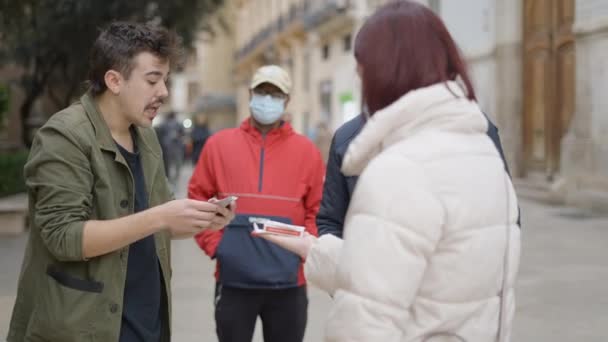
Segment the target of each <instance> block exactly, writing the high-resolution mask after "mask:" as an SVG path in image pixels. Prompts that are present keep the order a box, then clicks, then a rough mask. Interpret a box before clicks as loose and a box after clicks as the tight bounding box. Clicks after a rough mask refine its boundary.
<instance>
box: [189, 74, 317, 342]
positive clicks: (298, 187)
mask: <svg viewBox="0 0 608 342" xmlns="http://www.w3.org/2000/svg"><path fill="white" fill-rule="evenodd" d="M290 93H291V80H290V77H289V75H288V74H287V72H286V71H285V70H283V69H282V68H280V67H278V66H274V65H271V66H264V67H261V68H259V69H258V70H257V71H256V72H255V74H254V76H253V79H252V81H251V85H250V104H249V106H250V110H251V117H249V118H247V119H245V120H244V121H243V123H242V124H241V126H240V127H239V128H234V129H228V130H224V131H220V132H218V133H215V134H214V135H213V136H212V137H211V138H209V140H208V142H207V143H206V146H205V148H204V149H203V152H202V153H201V157H200V160H199V162H198V164H197V165H196V169H195V170H194V174H193V176H192V179H191V180H190V185H189V186H188V196H189V197H190V198H194V199H199V200H207V199H208V198H212V197H218V198H220V197H226V196H229V195H234V196H238V198H239V199H238V201H239V209H238V211H237V217H236V219H235V220H234V221H233V223H232V224H230V225H229V226H228V227H227V228H226V229H224V230H221V231H216V232H210V231H209V232H202V233H201V234H199V235H197V236H196V241H197V243H198V244H199V246H200V247H201V249H202V250H203V251H204V252H205V253H206V254H207V255H209V256H210V257H211V258H215V259H216V260H217V273H216V280H217V286H216V294H215V320H216V327H217V335H218V339H219V341H220V342H226V341H230V342H250V341H251V339H252V336H253V332H254V329H255V325H256V320H257V318H258V317H260V318H261V320H262V326H263V331H264V341H266V342H285V341H289V342H298V341H302V339H303V338H304V331H305V328H306V321H307V309H308V297H307V293H306V286H305V284H306V282H305V279H304V274H303V270H302V260H301V259H300V257H299V256H298V255H296V254H294V253H291V252H289V251H286V250H285V249H283V248H280V247H277V246H276V245H274V244H272V243H269V242H267V241H264V240H262V239H257V238H254V237H252V236H251V235H250V234H251V231H252V229H251V228H252V225H251V223H250V222H249V219H250V218H251V217H258V218H267V219H272V220H274V221H279V222H283V223H289V224H294V225H299V226H304V227H305V228H306V231H307V232H308V233H309V234H311V235H316V234H317V227H316V223H315V217H316V215H317V211H318V210H319V202H320V201H321V192H322V188H323V174H324V171H325V169H324V164H323V161H322V160H321V155H320V153H319V151H318V150H317V148H316V147H315V146H314V144H313V143H312V142H311V141H310V140H309V139H307V138H306V137H304V136H301V135H299V134H297V133H295V132H294V131H293V129H292V127H291V125H290V124H289V123H288V122H284V121H282V120H281V116H282V114H283V113H284V112H285V107H286V106H287V104H288V103H289V100H290V97H289V96H290Z"/></svg>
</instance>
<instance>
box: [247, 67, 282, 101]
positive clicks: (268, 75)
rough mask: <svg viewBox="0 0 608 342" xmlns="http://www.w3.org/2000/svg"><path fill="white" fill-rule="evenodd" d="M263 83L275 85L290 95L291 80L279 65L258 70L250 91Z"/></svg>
mask: <svg viewBox="0 0 608 342" xmlns="http://www.w3.org/2000/svg"><path fill="white" fill-rule="evenodd" d="M262 83H270V84H272V85H275V86H277V87H278V88H279V89H281V91H283V92H284V93H285V94H288V95H289V92H290V91H291V78H290V77H289V74H288V73H287V71H285V69H283V68H281V67H280V66H277V65H265V66H263V67H261V68H259V69H258V70H256V72H255V74H254V75H253V78H252V80H251V85H250V87H249V89H254V88H255V87H257V86H259V85H260V84H262Z"/></svg>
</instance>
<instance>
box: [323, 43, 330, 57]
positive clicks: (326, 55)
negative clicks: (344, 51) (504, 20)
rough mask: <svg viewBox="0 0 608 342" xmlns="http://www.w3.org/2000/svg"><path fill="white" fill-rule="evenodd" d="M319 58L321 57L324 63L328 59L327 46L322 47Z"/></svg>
mask: <svg viewBox="0 0 608 342" xmlns="http://www.w3.org/2000/svg"><path fill="white" fill-rule="evenodd" d="M321 56H322V57H323V60H324V61H326V60H328V59H329V44H325V45H323V48H322V49H321Z"/></svg>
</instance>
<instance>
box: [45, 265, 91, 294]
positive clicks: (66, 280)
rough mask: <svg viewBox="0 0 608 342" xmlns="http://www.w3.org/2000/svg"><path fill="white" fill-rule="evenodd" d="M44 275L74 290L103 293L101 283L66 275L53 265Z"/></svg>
mask: <svg viewBox="0 0 608 342" xmlns="http://www.w3.org/2000/svg"><path fill="white" fill-rule="evenodd" d="M46 274H47V275H48V276H49V277H51V278H53V279H55V281H56V282H58V283H59V284H61V285H63V286H65V287H69V288H71V289H74V290H79V291H85V292H94V293H101V292H102V291H103V283H102V282H98V281H93V280H85V279H80V278H76V277H73V276H71V275H69V274H68V273H65V272H63V271H61V270H60V269H59V268H58V267H57V266H54V265H49V267H48V268H47V269H46Z"/></svg>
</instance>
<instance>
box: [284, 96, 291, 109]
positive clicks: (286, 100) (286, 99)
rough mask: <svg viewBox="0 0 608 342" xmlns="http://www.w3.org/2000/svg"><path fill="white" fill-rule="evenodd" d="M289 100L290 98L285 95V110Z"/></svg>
mask: <svg viewBox="0 0 608 342" xmlns="http://www.w3.org/2000/svg"><path fill="white" fill-rule="evenodd" d="M289 100H291V97H290V96H289V95H287V98H285V108H287V105H288V104H289Z"/></svg>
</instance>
